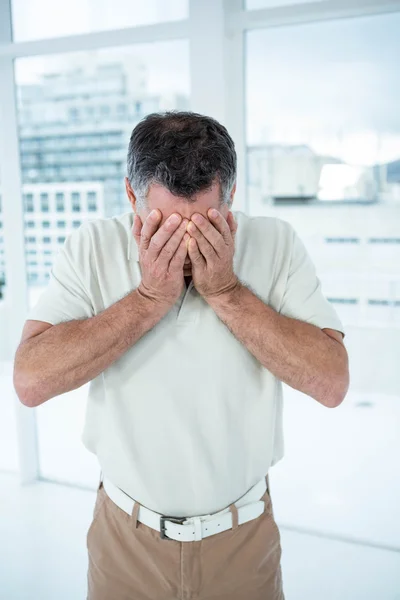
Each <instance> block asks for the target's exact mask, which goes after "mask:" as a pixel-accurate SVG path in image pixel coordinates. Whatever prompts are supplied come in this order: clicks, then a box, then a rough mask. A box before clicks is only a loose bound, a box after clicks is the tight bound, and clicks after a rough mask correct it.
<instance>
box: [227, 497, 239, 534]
mask: <svg viewBox="0 0 400 600" xmlns="http://www.w3.org/2000/svg"><path fill="white" fill-rule="evenodd" d="M229 510H230V511H231V513H232V529H236V527H237V526H238V524H239V516H238V509H237V506H236V505H235V503H234V502H232V504H230V505H229Z"/></svg>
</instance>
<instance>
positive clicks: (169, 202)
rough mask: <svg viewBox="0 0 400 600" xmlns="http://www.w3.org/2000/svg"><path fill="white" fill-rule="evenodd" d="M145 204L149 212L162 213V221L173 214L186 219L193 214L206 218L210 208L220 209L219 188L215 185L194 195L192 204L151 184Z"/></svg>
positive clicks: (157, 185) (160, 186)
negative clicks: (156, 209) (156, 210)
mask: <svg viewBox="0 0 400 600" xmlns="http://www.w3.org/2000/svg"><path fill="white" fill-rule="evenodd" d="M147 204H148V208H149V211H151V210H153V209H154V208H158V209H159V210H160V211H161V212H162V215H163V220H165V219H167V218H168V217H169V216H170V215H171V214H172V213H174V212H177V213H179V214H180V215H182V217H186V218H187V219H190V218H191V216H192V215H193V214H194V213H200V214H202V215H204V216H205V217H207V211H208V210H209V209H210V208H217V209H220V186H219V184H218V183H215V184H213V186H212V188H210V189H209V190H206V191H204V192H199V193H198V194H196V196H195V201H194V202H188V201H187V200H186V199H185V198H181V197H178V196H174V194H171V192H170V191H169V190H167V189H166V188H165V187H164V186H162V185H159V184H156V183H153V184H152V185H151V186H150V188H149V191H148V193H147Z"/></svg>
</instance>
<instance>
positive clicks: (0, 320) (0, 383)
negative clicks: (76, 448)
mask: <svg viewBox="0 0 400 600" xmlns="http://www.w3.org/2000/svg"><path fill="white" fill-rule="evenodd" d="M1 188H2V186H1V172H0V399H1V404H0V406H1V414H0V471H17V470H18V446H17V429H16V427H17V426H16V419H15V406H14V402H15V393H14V386H13V362H12V361H11V348H10V347H9V333H8V311H9V306H10V301H9V298H8V296H7V286H6V268H7V265H6V256H5V249H4V222H3V202H4V199H3V195H2V191H1Z"/></svg>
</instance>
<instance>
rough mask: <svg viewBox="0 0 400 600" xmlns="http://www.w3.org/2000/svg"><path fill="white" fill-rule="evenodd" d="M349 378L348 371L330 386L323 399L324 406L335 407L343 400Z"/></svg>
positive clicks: (347, 389) (347, 388)
mask: <svg viewBox="0 0 400 600" xmlns="http://www.w3.org/2000/svg"><path fill="white" fill-rule="evenodd" d="M349 385H350V378H349V373H348V371H347V372H346V373H345V374H344V375H343V377H342V378H341V379H340V380H339V381H335V382H334V384H333V385H332V386H331V388H330V391H329V393H328V394H327V395H326V397H325V399H324V402H323V404H324V406H326V407H327V408H337V407H338V406H340V405H341V404H342V402H343V400H344V399H345V398H346V396H347V392H348V391H349Z"/></svg>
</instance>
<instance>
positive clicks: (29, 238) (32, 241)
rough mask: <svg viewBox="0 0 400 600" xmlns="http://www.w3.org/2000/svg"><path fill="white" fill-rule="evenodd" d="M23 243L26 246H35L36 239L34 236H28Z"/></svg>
mask: <svg viewBox="0 0 400 600" xmlns="http://www.w3.org/2000/svg"><path fill="white" fill-rule="evenodd" d="M25 241H26V242H27V243H28V244H35V243H36V238H35V237H34V236H28V237H26V238H25Z"/></svg>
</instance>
